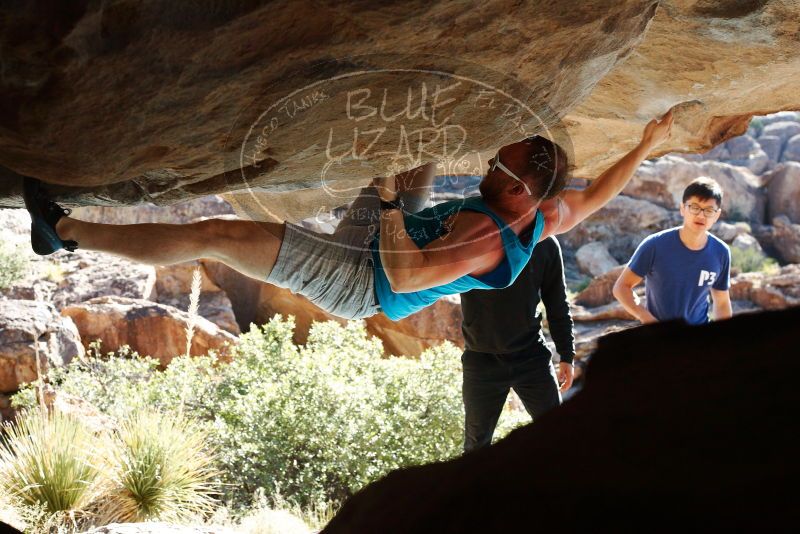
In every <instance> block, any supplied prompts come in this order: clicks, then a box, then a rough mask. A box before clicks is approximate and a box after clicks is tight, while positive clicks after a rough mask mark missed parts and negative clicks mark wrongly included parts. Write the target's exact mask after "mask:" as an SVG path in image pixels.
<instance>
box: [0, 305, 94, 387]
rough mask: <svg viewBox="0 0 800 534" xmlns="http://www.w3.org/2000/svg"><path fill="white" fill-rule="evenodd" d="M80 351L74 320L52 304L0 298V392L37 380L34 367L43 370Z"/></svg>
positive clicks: (80, 352)
mask: <svg viewBox="0 0 800 534" xmlns="http://www.w3.org/2000/svg"><path fill="white" fill-rule="evenodd" d="M83 355H84V348H83V345H82V344H81V338H80V335H79V334H78V329H77V328H76V326H75V323H74V322H73V321H72V320H71V319H69V318H65V317H60V316H59V315H58V312H57V311H56V310H55V308H54V307H53V306H52V304H49V303H45V302H32V301H28V300H0V393H9V392H12V391H16V390H17V389H19V386H20V385H21V384H23V383H25V382H32V381H34V380H36V378H37V377H38V374H37V367H38V370H40V371H41V372H42V373H43V374H44V373H46V372H47V370H48V369H49V367H50V366H51V365H57V366H63V365H66V364H68V363H69V362H70V361H72V359H73V358H75V357H79V358H80V357H83ZM37 356H38V360H39V362H38V364H37Z"/></svg>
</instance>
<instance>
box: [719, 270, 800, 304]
mask: <svg viewBox="0 0 800 534" xmlns="http://www.w3.org/2000/svg"><path fill="white" fill-rule="evenodd" d="M730 293H731V299H732V300H737V301H750V302H752V303H753V304H754V305H755V306H757V307H758V308H760V309H764V310H782V309H784V308H788V307H791V306H796V305H798V304H800V265H797V264H790V265H784V266H783V267H781V269H780V271H779V272H778V273H774V274H767V273H763V272H752V273H742V274H739V275H737V276H735V277H734V278H733V279H731V288H730Z"/></svg>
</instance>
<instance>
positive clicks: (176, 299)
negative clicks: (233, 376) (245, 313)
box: [155, 261, 241, 335]
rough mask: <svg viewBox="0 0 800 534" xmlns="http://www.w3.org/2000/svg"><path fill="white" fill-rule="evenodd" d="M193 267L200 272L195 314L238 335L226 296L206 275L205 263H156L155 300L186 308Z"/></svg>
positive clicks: (231, 309) (234, 318) (189, 296)
mask: <svg viewBox="0 0 800 534" xmlns="http://www.w3.org/2000/svg"><path fill="white" fill-rule="evenodd" d="M195 270H198V271H199V272H200V294H199V299H198V308H197V313H198V315H200V317H205V318H206V319H208V320H209V321H211V322H212V323H214V324H216V325H217V326H219V327H220V328H222V329H223V330H225V331H227V332H230V333H231V334H233V335H239V334H240V333H241V330H240V329H239V325H238V324H237V322H236V316H235V315H234V313H233V307H232V305H231V301H230V299H229V298H228V296H227V295H226V294H225V292H224V291H222V289H220V288H219V286H217V285H216V284H215V283H214V282H213V281H212V280H211V279H210V278H209V277H208V274H207V273H206V270H205V266H204V265H203V264H202V263H201V262H199V261H194V262H186V263H180V264H177V265H167V266H160V267H156V284H155V289H156V295H157V297H156V300H157V301H158V302H159V303H161V304H166V305H168V306H172V307H174V308H178V309H179V310H184V311H188V310H189V305H190V300H191V292H192V276H193V275H194V271H195Z"/></svg>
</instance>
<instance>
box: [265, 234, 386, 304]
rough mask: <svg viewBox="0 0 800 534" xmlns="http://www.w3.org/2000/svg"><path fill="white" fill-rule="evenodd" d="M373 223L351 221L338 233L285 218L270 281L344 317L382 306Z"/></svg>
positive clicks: (269, 277)
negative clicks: (319, 230)
mask: <svg viewBox="0 0 800 534" xmlns="http://www.w3.org/2000/svg"><path fill="white" fill-rule="evenodd" d="M374 235H375V229H374V227H370V226H350V227H348V228H344V229H342V230H341V231H338V232H336V233H335V234H323V233H317V232H314V231H312V230H308V229H306V228H303V227H301V226H297V225H294V224H292V223H286V232H285V233H284V236H283V243H282V244H281V250H280V252H278V259H277V260H276V262H275V266H274V267H273V268H272V272H271V273H269V276H268V277H267V282H268V283H270V284H273V285H276V286H280V287H285V288H286V289H288V290H290V291H291V292H292V293H298V294H300V295H303V296H304V297H306V298H307V299H308V300H310V301H311V302H313V303H314V304H315V305H316V306H318V307H319V308H322V309H323V310H325V311H326V312H328V313H330V314H332V315H336V316H337V317H342V318H344V319H362V318H364V317H369V316H371V315H375V314H376V313H378V312H379V311H380V306H378V299H377V298H376V296H375V273H374V268H373V267H374V266H373V261H372V251H371V250H370V247H369V245H370V243H371V242H372V239H373V237H374Z"/></svg>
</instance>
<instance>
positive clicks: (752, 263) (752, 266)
mask: <svg viewBox="0 0 800 534" xmlns="http://www.w3.org/2000/svg"><path fill="white" fill-rule="evenodd" d="M731 268H732V269H733V270H736V271H738V272H740V273H751V272H763V273H765V274H776V273H777V272H778V271H779V270H780V267H779V266H778V262H776V261H775V260H774V259H772V258H769V257H767V256H765V255H764V254H763V253H761V252H759V251H758V250H754V249H740V248H736V247H731Z"/></svg>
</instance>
